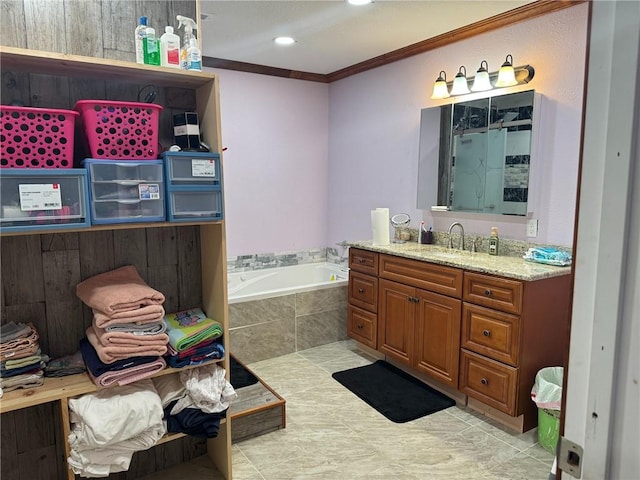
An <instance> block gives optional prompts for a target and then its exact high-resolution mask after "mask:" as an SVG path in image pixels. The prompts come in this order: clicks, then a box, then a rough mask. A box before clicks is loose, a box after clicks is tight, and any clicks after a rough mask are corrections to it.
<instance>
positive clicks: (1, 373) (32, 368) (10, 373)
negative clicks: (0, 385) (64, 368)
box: [0, 362, 47, 378]
mask: <svg viewBox="0 0 640 480" xmlns="http://www.w3.org/2000/svg"><path fill="white" fill-rule="evenodd" d="M46 365H47V364H46V363H45V362H36V363H34V364H32V365H26V366H24V367H20V368H14V369H13V370H0V378H9V377H16V376H18V375H22V374H25V373H35V372H37V371H38V370H42V369H43V368H44V367H45V366H46Z"/></svg>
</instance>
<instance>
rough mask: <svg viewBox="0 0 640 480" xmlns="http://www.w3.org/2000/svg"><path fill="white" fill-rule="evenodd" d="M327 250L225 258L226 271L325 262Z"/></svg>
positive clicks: (318, 249) (253, 254)
mask: <svg viewBox="0 0 640 480" xmlns="http://www.w3.org/2000/svg"><path fill="white" fill-rule="evenodd" d="M326 261H328V260H327V249H326V248H316V249H312V250H300V251H296V252H281V253H252V254H249V255H239V256H237V257H229V258H227V271H229V272H245V271H249V270H263V269H265V268H275V267H288V266H291V265H302V264H304V263H316V262H326Z"/></svg>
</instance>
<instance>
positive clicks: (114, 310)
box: [76, 265, 164, 323]
mask: <svg viewBox="0 0 640 480" xmlns="http://www.w3.org/2000/svg"><path fill="white" fill-rule="evenodd" d="M76 295H78V297H79V298H80V300H82V301H83V302H84V303H86V304H87V305H89V306H90V307H91V308H93V309H94V310H98V311H99V312H102V313H104V314H105V315H106V316H108V317H111V318H114V315H116V314H125V316H127V317H128V318H135V313H134V312H135V311H138V313H141V312H140V311H139V309H141V308H144V307H146V306H158V305H162V304H163V303H164V295H163V294H162V293H160V292H158V291H157V290H154V289H153V288H151V287H150V286H149V285H147V284H146V283H145V281H144V280H143V279H142V277H141V276H140V274H139V273H138V271H137V270H136V268H135V267H134V266H133V265H127V266H125V267H120V268H117V269H115V270H111V271H110V272H105V273H101V274H98V275H95V276H93V277H90V278H87V279H86V280H84V281H83V282H80V283H79V284H78V285H77V287H76ZM132 321H133V320H132ZM120 323H122V322H120Z"/></svg>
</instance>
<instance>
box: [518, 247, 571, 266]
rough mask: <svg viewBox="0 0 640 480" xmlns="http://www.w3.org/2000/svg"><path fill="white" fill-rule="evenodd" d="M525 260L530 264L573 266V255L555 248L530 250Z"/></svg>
mask: <svg viewBox="0 0 640 480" xmlns="http://www.w3.org/2000/svg"><path fill="white" fill-rule="evenodd" d="M523 258H524V259H525V260H527V261H529V262H536V263H544V264H545V265H557V266H561V267H565V266H567V265H571V255H570V254H569V253H567V252H563V251H562V250H559V249H557V248H554V247H535V248H530V249H529V250H527V253H525V255H524V257H523Z"/></svg>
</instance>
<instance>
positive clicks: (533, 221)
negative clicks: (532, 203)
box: [527, 218, 538, 237]
mask: <svg viewBox="0 0 640 480" xmlns="http://www.w3.org/2000/svg"><path fill="white" fill-rule="evenodd" d="M537 236H538V219H537V218H530V219H529V220H527V237H537Z"/></svg>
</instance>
